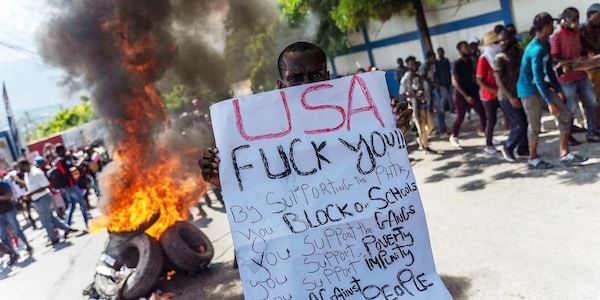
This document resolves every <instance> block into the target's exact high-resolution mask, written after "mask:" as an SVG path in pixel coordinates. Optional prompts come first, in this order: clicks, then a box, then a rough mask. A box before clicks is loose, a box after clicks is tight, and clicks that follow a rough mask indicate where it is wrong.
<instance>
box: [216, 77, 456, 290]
mask: <svg viewBox="0 0 600 300" xmlns="http://www.w3.org/2000/svg"><path fill="white" fill-rule="evenodd" d="M211 118H212V120H213V128H214V134H215V138H216V142H217V147H218V148H219V158H220V159H221V163H220V166H219V172H220V176H221V183H222V190H223V195H224V199H225V203H226V206H227V214H228V218H229V223H230V226H231V234H232V237H233V241H234V244H235V249H236V255H237V260H238V264H239V271H240V276H241V279H242V284H243V288H244V295H245V298H246V299H323V300H324V299H404V298H407V299H451V298H452V297H451V296H450V294H449V293H448V291H447V289H446V287H445V286H444V284H443V283H442V281H441V280H440V278H439V276H438V274H437V273H436V270H435V266H434V263H433V257H432V253H431V245H430V242H429V234H428V232H427V224H426V222H425V214H424V212H423V207H422V205H421V200H420V197H419V189H418V187H417V184H416V183H415V177H414V174H413V172H412V169H411V165H410V163H409V159H408V154H407V151H406V143H405V140H404V137H403V135H402V133H401V131H400V130H399V129H397V128H396V127H395V121H394V116H393V114H392V111H391V106H390V97H389V95H388V92H387V86H386V82H385V78H384V72H369V73H363V74H360V75H354V76H348V77H343V78H339V79H336V80H330V81H325V82H318V83H314V84H308V85H302V86H297V87H291V88H286V89H283V90H276V91H271V92H266V93H262V94H257V95H252V96H247V97H240V98H235V99H231V100H227V101H222V102H219V103H217V104H215V105H213V106H212V107H211Z"/></svg>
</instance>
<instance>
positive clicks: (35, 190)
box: [18, 159, 77, 245]
mask: <svg viewBox="0 0 600 300" xmlns="http://www.w3.org/2000/svg"><path fill="white" fill-rule="evenodd" d="M18 166H19V170H21V172H23V173H25V180H24V181H25V185H26V186H27V192H26V193H25V194H24V195H23V198H24V199H25V201H31V203H33V206H34V207H35V209H36V210H37V212H38V214H39V216H40V221H41V222H42V226H44V229H46V232H47V233H48V239H49V240H50V243H52V245H54V244H57V243H58V242H60V239H59V236H58V234H57V232H56V230H55V228H58V229H62V230H63V231H64V233H63V237H64V238H67V236H68V235H69V233H72V232H76V231H77V230H75V229H72V228H70V227H69V226H68V225H67V224H66V223H65V222H63V221H62V220H61V219H60V218H58V216H56V214H54V210H53V209H52V196H51V194H50V189H49V188H48V186H50V182H49V181H48V178H46V174H44V172H43V171H42V170H40V169H39V168H38V167H36V166H33V165H31V162H29V160H27V159H21V160H19V163H18Z"/></svg>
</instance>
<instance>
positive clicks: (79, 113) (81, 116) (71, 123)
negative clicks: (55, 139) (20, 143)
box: [26, 97, 94, 141]
mask: <svg viewBox="0 0 600 300" xmlns="http://www.w3.org/2000/svg"><path fill="white" fill-rule="evenodd" d="M86 98H87V97H86ZM82 99H83V98H82ZM88 99H89V98H88ZM93 118H94V109H93V108H92V104H91V103H90V101H85V102H83V103H81V104H79V105H76V106H74V107H72V108H70V109H63V110H61V111H60V112H58V113H57V114H56V116H55V117H54V120H52V121H50V122H48V124H46V125H39V126H38V127H37V132H36V133H29V134H28V135H27V136H26V140H27V141H30V140H34V139H39V138H43V137H47V136H50V135H53V134H55V133H59V132H62V131H65V130H67V129H71V128H73V127H77V126H80V125H83V124H85V123H87V122H89V121H91V120H92V119H93Z"/></svg>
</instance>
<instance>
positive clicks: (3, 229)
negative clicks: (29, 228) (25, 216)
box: [0, 182, 33, 265]
mask: <svg viewBox="0 0 600 300" xmlns="http://www.w3.org/2000/svg"><path fill="white" fill-rule="evenodd" d="M8 226H10V228H11V229H12V230H13V232H14V233H15V234H16V235H17V237H19V239H21V240H22V241H23V242H24V243H25V246H26V247H27V252H29V253H30V254H31V253H32V252H33V248H31V246H30V245H29V242H28V241H27V237H25V234H24V233H23V229H22V228H21V225H19V221H17V209H16V208H15V206H14V205H13V203H12V193H11V191H10V188H9V187H8V185H6V184H5V183H4V182H0V238H1V240H2V243H3V244H4V245H5V246H6V248H8V249H9V251H8V253H9V255H10V261H9V265H12V264H14V263H15V262H16V260H17V259H18V258H19V254H17V252H16V250H15V248H14V247H13V244H12V242H11V239H10V236H9V235H8V230H7V227H8Z"/></svg>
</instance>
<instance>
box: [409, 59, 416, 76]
mask: <svg viewBox="0 0 600 300" xmlns="http://www.w3.org/2000/svg"><path fill="white" fill-rule="evenodd" d="M406 67H407V68H408V70H409V71H411V72H413V73H414V72H416V71H417V62H416V61H414V60H410V61H408V62H407V63H406Z"/></svg>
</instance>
